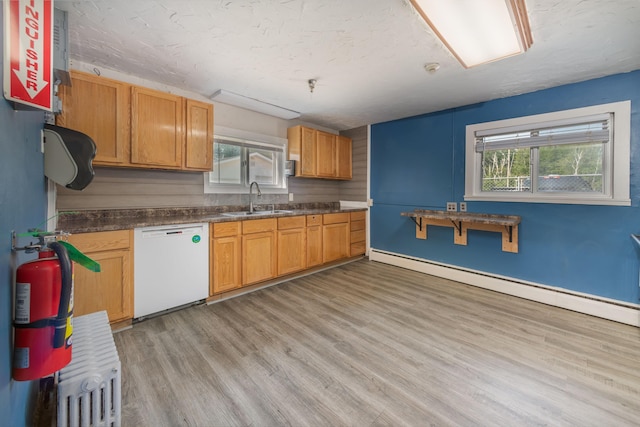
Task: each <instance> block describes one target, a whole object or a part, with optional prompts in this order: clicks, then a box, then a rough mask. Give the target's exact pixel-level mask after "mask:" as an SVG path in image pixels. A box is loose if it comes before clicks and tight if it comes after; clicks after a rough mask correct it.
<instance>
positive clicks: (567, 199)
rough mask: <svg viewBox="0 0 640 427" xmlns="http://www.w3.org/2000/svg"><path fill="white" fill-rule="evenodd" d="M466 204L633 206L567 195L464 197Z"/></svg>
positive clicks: (615, 201)
mask: <svg viewBox="0 0 640 427" xmlns="http://www.w3.org/2000/svg"><path fill="white" fill-rule="evenodd" d="M464 200H465V201H466V202H517V203H557V204H564V205H599V206H631V199H611V198H595V197H575V196H567V195H566V194H562V195H560V194H559V195H557V196H550V195H548V194H545V195H541V196H532V195H527V196H516V195H509V196H507V195H503V196H501V195H498V194H491V195H486V196H485V195H473V196H467V195H465V196H464Z"/></svg>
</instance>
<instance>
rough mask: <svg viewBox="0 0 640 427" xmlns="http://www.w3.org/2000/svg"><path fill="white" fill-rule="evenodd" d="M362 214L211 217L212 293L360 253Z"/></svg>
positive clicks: (361, 246)
mask: <svg viewBox="0 0 640 427" xmlns="http://www.w3.org/2000/svg"><path fill="white" fill-rule="evenodd" d="M365 218H366V213H365V212H351V213H332V214H324V215H322V214H319V215H299V216H293V217H282V218H263V219H252V220H245V221H233V222H221V223H213V224H211V233H210V234H211V239H210V252H211V263H210V265H211V271H210V275H211V281H210V294H211V295H212V296H213V295H218V294H221V293H224V292H228V291H232V290H234V289H239V288H241V287H243V286H249V285H253V284H256V283H260V282H264V281H267V280H271V279H275V278H276V277H279V276H285V275H288V274H293V273H297V272H300V271H304V270H305V269H310V268H312V267H316V266H320V265H322V264H325V263H328V262H332V261H336V260H340V259H344V258H349V257H351V256H356V255H362V254H364V252H365V247H366V237H365V229H366V227H365V225H366V224H365V221H366V219H365Z"/></svg>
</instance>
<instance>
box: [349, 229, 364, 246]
mask: <svg viewBox="0 0 640 427" xmlns="http://www.w3.org/2000/svg"><path fill="white" fill-rule="evenodd" d="M365 240H366V236H365V232H364V230H358V231H352V232H351V243H356V242H364V241H365Z"/></svg>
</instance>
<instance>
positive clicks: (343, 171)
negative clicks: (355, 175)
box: [336, 135, 352, 179]
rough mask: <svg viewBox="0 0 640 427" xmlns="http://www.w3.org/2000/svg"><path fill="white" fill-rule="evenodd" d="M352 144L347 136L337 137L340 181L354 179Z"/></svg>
mask: <svg viewBox="0 0 640 427" xmlns="http://www.w3.org/2000/svg"><path fill="white" fill-rule="evenodd" d="M351 152H352V142H351V138H347V137H346V136H341V135H339V136H337V137H336V173H337V178H338V179H351V178H352V162H351V158H352V157H351V156H352V154H351Z"/></svg>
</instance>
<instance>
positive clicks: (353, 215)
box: [351, 211, 367, 221]
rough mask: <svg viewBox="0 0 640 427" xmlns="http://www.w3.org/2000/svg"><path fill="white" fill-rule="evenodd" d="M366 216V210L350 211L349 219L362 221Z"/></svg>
mask: <svg viewBox="0 0 640 427" xmlns="http://www.w3.org/2000/svg"><path fill="white" fill-rule="evenodd" d="M366 218H367V212H366V211H360V212H351V221H364V220H365V219H366Z"/></svg>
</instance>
